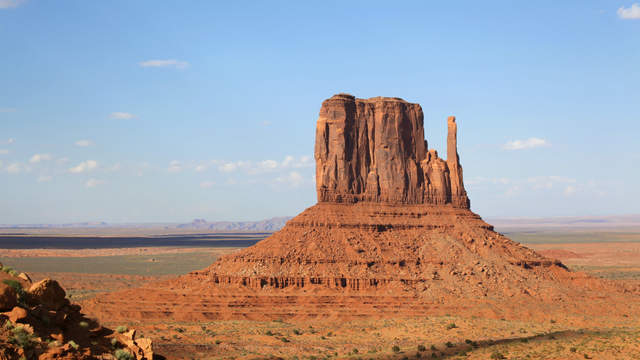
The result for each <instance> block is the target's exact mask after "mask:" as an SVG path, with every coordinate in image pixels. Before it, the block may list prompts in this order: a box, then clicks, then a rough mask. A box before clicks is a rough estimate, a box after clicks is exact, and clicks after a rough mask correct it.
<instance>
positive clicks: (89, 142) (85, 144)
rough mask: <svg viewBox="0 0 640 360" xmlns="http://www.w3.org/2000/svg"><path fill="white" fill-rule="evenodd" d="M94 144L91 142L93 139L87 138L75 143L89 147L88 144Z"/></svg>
mask: <svg viewBox="0 0 640 360" xmlns="http://www.w3.org/2000/svg"><path fill="white" fill-rule="evenodd" d="M92 144H93V143H92V142H91V140H86V139H83V140H78V141H76V142H75V145H76V146H79V147H87V146H90V145H92Z"/></svg>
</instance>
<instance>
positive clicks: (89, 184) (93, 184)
mask: <svg viewBox="0 0 640 360" xmlns="http://www.w3.org/2000/svg"><path fill="white" fill-rule="evenodd" d="M102 184H104V180H100V179H94V178H91V179H89V180H87V182H86V183H85V184H84V186H85V187H87V188H93V187H96V186H98V185H102Z"/></svg>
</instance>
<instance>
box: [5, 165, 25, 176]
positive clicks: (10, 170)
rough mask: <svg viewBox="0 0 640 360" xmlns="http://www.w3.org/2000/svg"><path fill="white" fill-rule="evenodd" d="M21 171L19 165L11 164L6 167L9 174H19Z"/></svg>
mask: <svg viewBox="0 0 640 360" xmlns="http://www.w3.org/2000/svg"><path fill="white" fill-rule="evenodd" d="M22 170H23V168H22V166H21V165H20V164H19V163H13V164H9V165H7V172H8V173H9V174H19V173H21V172H22Z"/></svg>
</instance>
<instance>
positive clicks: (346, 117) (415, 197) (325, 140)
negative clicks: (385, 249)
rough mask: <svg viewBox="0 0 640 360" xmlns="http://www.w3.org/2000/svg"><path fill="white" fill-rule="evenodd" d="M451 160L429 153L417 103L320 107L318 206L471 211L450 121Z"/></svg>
mask: <svg viewBox="0 0 640 360" xmlns="http://www.w3.org/2000/svg"><path fill="white" fill-rule="evenodd" d="M448 130H449V135H448V141H447V160H446V161H444V160H442V159H440V158H439V157H438V153H437V152H436V151H435V150H427V148H428V147H427V141H426V140H424V116H423V113H422V108H421V107H420V105H418V104H412V103H408V102H406V101H404V100H402V99H399V98H388V97H375V98H371V99H356V98H355V97H353V96H351V95H346V94H339V95H335V96H333V97H332V98H330V99H327V100H325V101H324V102H323V103H322V108H321V109H320V116H319V118H318V122H317V128H316V146H315V159H316V187H317V192H318V202H319V203H323V202H337V203H356V202H362V201H364V202H379V203H392V204H436V205H442V204H452V205H453V206H455V207H460V208H469V199H468V198H467V194H466V191H465V190H464V183H463V180H462V167H461V166H460V161H459V158H458V152H457V140H456V137H457V126H456V122H455V117H450V118H449V124H448Z"/></svg>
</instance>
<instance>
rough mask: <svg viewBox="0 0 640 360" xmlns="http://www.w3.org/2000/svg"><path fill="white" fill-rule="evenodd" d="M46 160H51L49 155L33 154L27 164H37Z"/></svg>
mask: <svg viewBox="0 0 640 360" xmlns="http://www.w3.org/2000/svg"><path fill="white" fill-rule="evenodd" d="M47 160H51V155H50V154H34V155H33V156H32V157H31V159H29V162H30V163H32V164H37V163H39V162H41V161H47Z"/></svg>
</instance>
